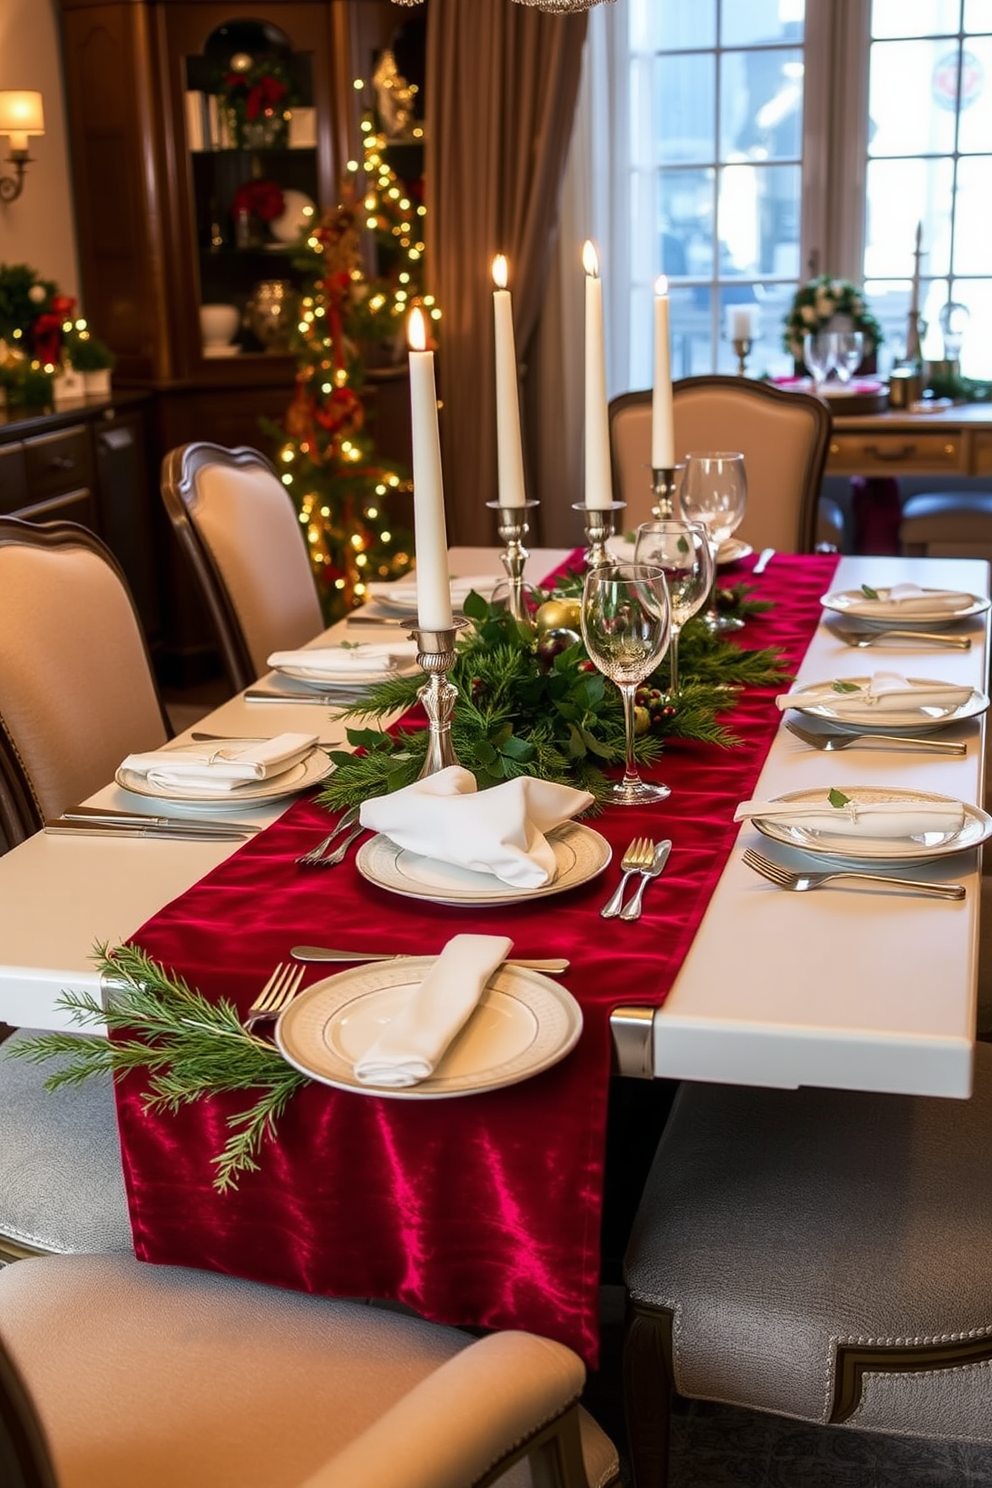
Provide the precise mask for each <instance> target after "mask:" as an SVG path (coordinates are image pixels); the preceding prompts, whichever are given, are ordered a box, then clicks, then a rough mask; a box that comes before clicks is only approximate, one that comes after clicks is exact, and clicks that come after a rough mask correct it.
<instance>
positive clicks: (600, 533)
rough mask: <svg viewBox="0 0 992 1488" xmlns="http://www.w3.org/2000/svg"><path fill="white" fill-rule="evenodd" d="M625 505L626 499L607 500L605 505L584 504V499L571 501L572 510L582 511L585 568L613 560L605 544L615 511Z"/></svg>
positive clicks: (611, 529) (599, 565)
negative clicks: (585, 543)
mask: <svg viewBox="0 0 992 1488" xmlns="http://www.w3.org/2000/svg"><path fill="white" fill-rule="evenodd" d="M626 506H627V503H626V501H609V502H607V504H606V506H586V504H585V502H584V501H574V502H573V503H572V510H573V511H577V512H581V513H582V520H583V523H584V524H585V530H586V542H587V543H588V547H587V548H586V551H585V560H586V567H587V568H602V567H603V564H604V563H612V562H613V559H612V557H611V556H610V553H609V552H608V550H607V547H606V544H607V543H608V542H609V540H610V538H611V537H612V536H613V523H614V518H615V517H616V514H617V512H622V511H624V510H625V509H626Z"/></svg>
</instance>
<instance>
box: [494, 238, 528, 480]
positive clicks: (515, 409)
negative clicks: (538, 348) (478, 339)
mask: <svg viewBox="0 0 992 1488" xmlns="http://www.w3.org/2000/svg"><path fill="white" fill-rule="evenodd" d="M506 282H507V273H506V258H505V257H504V255H503V254H502V253H498V254H497V255H496V257H495V258H494V259H493V283H494V284H495V285H496V288H495V289H494V290H493V317H494V320H495V329H496V468H497V472H498V477H499V482H498V492H499V503H500V506H523V504H524V502H525V501H526V499H527V493H526V491H525V489H524V456H523V446H522V444H521V440H520V396H519V393H518V389H517V349H516V341H515V338H514V335H513V301H512V298H511V296H510V291H509V290H508V289H507V287H506Z"/></svg>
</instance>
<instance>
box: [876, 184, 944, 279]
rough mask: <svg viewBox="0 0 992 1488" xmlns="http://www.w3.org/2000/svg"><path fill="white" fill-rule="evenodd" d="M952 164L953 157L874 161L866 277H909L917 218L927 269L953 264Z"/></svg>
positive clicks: (935, 271)
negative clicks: (920, 224)
mask: <svg viewBox="0 0 992 1488" xmlns="http://www.w3.org/2000/svg"><path fill="white" fill-rule="evenodd" d="M952 179H953V165H952V162H951V161H950V160H872V161H869V163H868V177H867V189H866V197H867V201H866V227H867V233H866V243H865V276H866V277H867V278H869V279H875V278H879V279H895V278H905V279H909V278H910V276H911V275H912V272H913V248H914V246H915V243H916V227H917V223H919V222H922V223H923V252H924V254H925V257H924V259H923V273H924V274H925V275H928V276H929V275H933V274H946V273H947V270H948V268H949V267H950V238H951V216H950V209H951V203H952V199H953V198H952V189H951V183H952Z"/></svg>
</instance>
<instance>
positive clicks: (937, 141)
mask: <svg viewBox="0 0 992 1488" xmlns="http://www.w3.org/2000/svg"><path fill="white" fill-rule="evenodd" d="M956 80H957V43H956V42H950V43H948V42H946V41H907V42H883V43H881V44H880V45H876V46H873V47H872V49H871V82H870V86H869V99H868V136H869V145H868V151H869V154H871V155H920V154H931V155H933V154H946V153H947V152H948V151H950V150H953V149H954V97H955V85H956ZM909 99H912V100H914V101H915V103H914V106H913V107H908V106H907V100H909ZM948 104H949V106H948Z"/></svg>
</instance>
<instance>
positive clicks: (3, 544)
mask: <svg viewBox="0 0 992 1488" xmlns="http://www.w3.org/2000/svg"><path fill="white" fill-rule="evenodd" d="M170 734H171V729H170V727H169V722H168V719H167V717H166V713H165V709H164V708H163V706H162V702H161V699H160V697H159V694H158V689H157V687H156V684H155V678H154V675H153V673H152V668H151V661H150V659H149V655H148V648H147V645H146V643H145V638H144V635H143V633H142V629H141V624H140V621H139V619H138V615H137V611H136V610H135V607H134V602H133V600H132V598H131V595H130V591H129V590H128V587H127V583H126V581H125V579H124V575H123V573H122V572H121V570H120V568H119V567H118V564H117V561H116V559H115V558H114V557H113V555H112V554H111V553H110V551H109V549H108V548H106V547H105V546H104V544H103V543H102V542H100V540H99V538H97V537H95V536H94V535H93V533H91V532H88V531H87V530H86V529H85V528H83V527H77V526H76V525H75V524H74V523H71V522H48V523H44V524H41V525H35V524H34V523H31V522H21V521H18V520H17V519H16V518H14V517H0V837H2V838H3V839H4V845H5V846H6V847H14V846H16V844H17V843H19V842H22V841H23V840H24V838H26V837H29V836H31V835H32V834H33V833H34V832H37V831H38V830H39V829H40V827H41V826H42V823H43V822H44V820H45V818H46V817H49V816H58V815H59V813H60V812H61V811H63V810H64V809H65V807H67V806H71V805H72V804H74V803H75V802H77V801H81V800H84V799H85V797H86V796H90V795H92V794H93V792H94V791H95V790H98V789H99V788H100V786H102V785H105V784H106V783H107V781H108V780H112V779H113V776H114V771H115V770H116V769H117V767H118V765H119V764H120V762H121V760H122V759H123V758H124V756H125V755H126V754H128V753H129V752H131V751H132V750H141V749H155V748H158V746H159V745H161V744H162V743H164V742H165V740H166V739H168V738H169V737H170Z"/></svg>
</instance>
